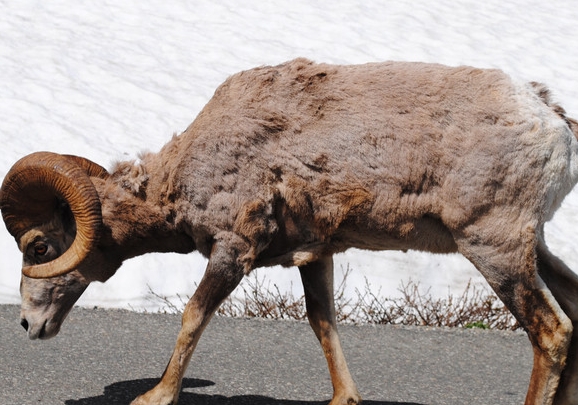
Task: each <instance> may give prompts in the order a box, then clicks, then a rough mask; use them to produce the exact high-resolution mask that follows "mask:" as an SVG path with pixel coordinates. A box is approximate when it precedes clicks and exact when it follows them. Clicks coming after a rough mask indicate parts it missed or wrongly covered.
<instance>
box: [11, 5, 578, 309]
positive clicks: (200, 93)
mask: <svg viewBox="0 0 578 405" xmlns="http://www.w3.org/2000/svg"><path fill="white" fill-rule="evenodd" d="M576 21H578V8H577V7H576V4H575V2H574V1H572V0H565V1H564V0H560V1H558V0H549V1H544V0H542V1H536V0H529V1H524V0H513V1H509V2H504V1H503V0H484V1H479V0H463V1H452V0H438V1H430V0H412V1H398V2H393V1H387V2H386V1H377V0H373V1H363V2H362V1H351V0H333V1H331V2H321V1H319V2H312V1H310V0H292V1H283V0H268V1H259V0H246V1H238V0H196V1H194V2H191V1H187V0H165V1H163V2H154V1H151V0H124V1H122V2H119V1H112V0H103V1H99V2H88V1H72V0H68V1H67V0H51V1H33V0H19V1H10V0H0V33H1V35H0V145H1V146H0V152H1V153H0V178H3V177H4V176H5V174H6V173H7V171H8V170H9V168H10V167H11V165H12V164H13V163H14V162H15V161H16V160H17V159H19V158H20V157H22V156H24V155H26V154H28V153H31V152H33V151H38V150H49V151H54V152H59V153H71V154H77V155H82V156H85V157H87V158H89V159H92V160H94V161H96V162H99V163H101V164H102V165H104V166H107V167H110V166H111V164H112V163H113V162H115V161H117V160H120V159H134V158H136V157H137V154H138V153H139V152H140V151H142V150H151V151H156V150H158V149H160V147H161V146H162V145H163V144H164V143H165V142H166V141H168V140H169V139H170V137H171V135H172V134H173V133H175V132H181V131H182V130H184V129H185V128H186V127H187V125H188V124H189V123H190V122H191V121H192V120H193V119H194V117H195V116H196V114H197V113H198V112H199V111H200V109H201V108H202V107H203V105H204V104H205V103H206V102H207V101H208V100H209V98H210V97H211V95H212V93H213V91H214V89H215V88H216V87H217V86H218V85H219V84H220V83H221V82H222V81H223V80H224V79H225V78H226V77H227V76H229V75H231V74H233V73H235V72H238V71H240V70H243V69H248V68H251V67H254V66H259V65H265V64H277V63H280V62H283V61H285V60H288V59H292V58H294V57H297V56H304V57H308V58H310V59H313V60H315V61H319V62H329V63H364V62H372V61H383V60H417V61H426V62H439V63H444V64H449V65H460V64H468V65H475V66H478V67H497V68H501V69H503V70H505V71H506V72H508V73H509V74H511V75H512V76H513V77H515V78H517V79H521V80H538V81H542V82H545V83H547V84H548V85H549V87H550V88H551V89H552V90H553V91H554V93H555V96H556V99H557V100H558V101H560V102H561V103H562V105H563V106H564V107H565V108H566V109H567V110H568V112H569V113H570V115H571V116H575V117H576V116H578V83H577V82H576V67H577V66H578V52H576V50H577V49H578V36H577V35H576ZM577 207H578V194H577V192H573V193H572V194H571V195H570V197H569V198H568V199H567V200H566V201H565V202H564V204H563V206H562V208H561V209H560V211H559V212H558V214H557V215H556V217H555V218H554V220H553V221H552V222H551V223H550V224H549V225H548V227H547V239H548V241H549V245H550V246H551V248H552V250H553V251H554V252H555V253H556V254H558V255H559V256H561V257H562V258H563V259H564V260H565V261H566V263H568V264H569V265H570V266H571V267H572V268H574V269H578V258H577V257H576V255H575V254H574V249H575V246H576V243H575V242H574V241H575V239H576V238H575V234H576V229H577V228H578V210H577V209H576V208H577ZM2 228H3V226H2ZM0 252H1V254H2V256H1V257H2V260H1V264H0V266H1V268H0V303H18V302H19V296H18V285H19V277H20V272H19V270H20V257H21V256H20V252H19V251H18V249H17V248H16V244H15V243H14V240H13V239H12V238H11V237H10V235H9V234H8V232H6V231H5V230H4V229H0ZM336 261H337V263H336V268H337V269H338V270H339V269H340V268H345V267H346V266H347V265H348V264H349V266H350V267H351V268H352V269H353V270H354V271H353V273H352V275H351V276H350V279H349V293H352V292H353V289H354V288H355V287H360V288H362V287H363V285H364V277H367V278H368V280H369V281H370V283H371V284H372V285H373V286H375V288H376V290H377V288H378V287H379V286H382V287H383V289H382V292H384V293H389V295H395V294H396V289H397V287H398V286H399V283H400V281H401V280H408V279H409V278H411V279H413V280H420V281H421V284H422V286H424V288H427V287H428V286H430V287H431V288H432V292H433V293H434V294H437V295H444V294H446V293H447V289H448V286H449V287H451V289H452V291H455V292H461V289H463V287H464V286H465V283H467V281H468V280H469V279H470V278H471V279H473V280H474V281H475V282H482V281H481V278H480V276H479V275H478V274H477V273H476V271H475V270H474V269H473V267H472V266H471V265H470V264H469V262H467V261H466V260H464V259H463V258H461V257H459V256H455V255H454V256H449V257H448V256H433V255H429V254H423V253H415V252H410V253H407V254H405V253H400V252H385V253H373V252H359V251H349V252H347V253H345V254H343V255H339V256H338V257H337V260H336ZM204 264H205V261H204V259H202V258H201V257H200V256H199V255H198V254H191V255H186V256H181V255H176V254H168V255H160V254H151V255H146V256H144V257H141V258H136V259H133V260H130V261H128V262H126V263H125V265H123V267H122V268H121V269H120V270H119V271H118V272H117V274H116V275H115V276H114V277H113V278H112V279H111V280H109V281H108V282H106V283H105V284H96V285H92V286H91V287H90V288H89V290H88V291H87V292H86V293H85V295H84V296H83V297H82V298H81V300H80V301H79V304H80V305H84V306H93V305H98V306H103V307H123V308H127V307H129V308H135V309H149V310H154V309H155V305H158V304H155V303H151V302H150V301H149V300H147V295H148V294H147V290H148V287H147V285H150V286H151V288H153V290H154V291H155V292H157V293H159V294H162V295H167V296H170V297H173V296H174V295H175V294H177V293H178V294H180V295H190V294H192V293H193V292H194V286H195V283H196V282H198V281H199V280H200V277H201V275H202V272H203V268H204ZM297 273H298V272H297V271H296V270H295V269H277V268H276V269H271V270H259V275H260V277H261V275H264V274H267V275H268V278H269V279H271V280H272V281H273V282H275V283H276V284H278V285H279V286H280V287H281V288H290V286H291V284H293V288H294V292H295V293H296V294H299V293H300V290H299V284H300V282H299V280H298V274H297ZM338 275H339V271H338Z"/></svg>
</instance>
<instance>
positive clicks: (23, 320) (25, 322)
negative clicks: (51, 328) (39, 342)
mask: <svg viewBox="0 0 578 405" xmlns="http://www.w3.org/2000/svg"><path fill="white" fill-rule="evenodd" d="M20 325H22V327H23V328H24V329H26V331H28V321H27V320H26V318H22V320H21V321H20Z"/></svg>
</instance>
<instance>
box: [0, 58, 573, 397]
mask: <svg viewBox="0 0 578 405" xmlns="http://www.w3.org/2000/svg"><path fill="white" fill-rule="evenodd" d="M577 137H578V122H576V121H574V120H572V119H570V118H567V117H566V115H565V112H564V110H563V109H562V108H561V107H559V106H557V105H556V104H554V103H552V102H551V99H550V95H549V91H548V90H547V89H546V87H545V86H543V85H540V84H537V83H529V84H516V83H513V81H512V80H511V79H510V78H509V77H508V76H507V75H505V74H504V73H502V72H501V71H498V70H481V69H475V68H471V67H457V68H453V67H445V66H441V65H435V64H422V63H396V62H388V63H375V64H366V65H359V66H333V65H325V64H314V63H312V62H310V61H307V60H304V59H297V60H294V61H291V62H288V63H285V64H282V65H279V66H275V67H261V68H257V69H253V70H249V71H245V72H242V73H239V74H236V75H234V76H232V77H231V78H229V79H228V80H227V81H225V82H224V83H223V84H222V85H221V86H220V87H219V88H218V89H217V90H216V92H215V95H214V96H213V98H212V99H211V100H210V101H209V102H208V104H207V105H206V106H205V108H204V109H203V110H202V111H201V113H200V114H199V115H198V117H197V118H196V119H195V121H194V122H193V123H192V124H191V125H190V126H189V127H188V128H187V129H186V130H185V132H183V133H182V134H180V135H178V136H175V137H174V138H173V139H172V140H171V141H170V142H169V143H168V144H166V145H165V146H164V147H163V148H162V150H161V151H160V152H159V153H157V154H152V153H149V154H144V155H142V157H141V160H140V161H139V162H125V163H119V164H117V165H116V167H115V168H114V169H113V170H112V171H111V172H110V173H109V172H107V171H106V170H105V169H103V168H102V167H100V166H99V165H97V164H94V163H92V162H90V161H88V160H86V159H83V158H79V157H74V156H68V155H66V156H65V155H57V154H54V153H48V152H39V153H34V154H32V155H29V156H27V157H24V158H23V159H21V160H20V161H18V162H17V163H16V164H15V165H14V166H13V167H12V169H11V170H10V172H9V173H8V175H7V176H6V178H5V179H4V182H3V185H2V189H1V196H0V204H1V205H0V208H1V210H2V215H3V218H4V221H5V223H6V226H7V229H8V230H9V232H10V233H11V234H12V235H13V236H14V237H15V239H16V241H17V243H18V246H19V248H20V250H21V251H22V252H23V255H24V265H23V269H22V273H23V276H22V284H21V294H22V314H21V320H22V325H23V326H24V327H25V328H26V329H27V331H28V336H29V337H30V338H31V339H35V338H41V339H42V338H49V337H52V336H54V335H56V334H57V333H58V331H59V329H60V326H61V324H62V322H63V320H64V318H65V317H66V315H67V313H68V312H69V310H70V309H71V307H72V305H73V304H74V302H75V301H76V300H77V299H78V297H79V296H80V295H81V294H82V292H83V291H84V289H85V288H86V287H87V285H88V284H89V283H90V282H92V281H94V280H99V281H105V280H107V279H108V278H109V277H111V276H112V275H113V274H114V273H115V271H116V270H117V268H118V267H119V266H120V265H121V263H122V262H123V260H126V259H128V258H130V257H134V256H137V255H141V254H144V253H147V252H168V251H172V252H180V253H187V252H191V251H193V250H198V251H200V252H201V253H202V254H203V255H205V256H206V257H208V259H209V262H208V265H207V269H206V272H205V275H204V277H203V279H202V281H201V282H200V284H199V286H198V288H197V290H196V292H195V294H194V295H193V297H192V298H191V299H190V301H189V302H188V303H187V305H186V308H185V310H184V314H183V324H182V329H181V331H180V333H179V335H178V339H177V342H176V347H175V349H174V352H173V354H172V357H171V358H170V361H169V364H168V366H167V369H166V370H165V372H164V374H163V376H162V379H161V381H160V382H159V384H158V385H157V386H156V387H155V388H153V389H152V390H151V391H149V392H147V393H145V394H144V395H141V396H139V397H138V398H137V399H135V400H134V401H133V404H135V405H137V404H165V405H166V404H175V403H176V402H177V399H178V395H179V391H180V386H181V379H182V377H183V373H184V371H185V368H186V367H187V364H188V362H189V359H190V357H191V354H192V353H193V350H194V348H195V346H196V344H197V341H198V339H199V337H200V336H201V333H202V331H203V329H204V328H205V326H206V325H207V323H208V322H209V320H210V318H211V316H212V315H213V313H214V312H215V310H216V309H217V307H218V306H219V304H220V303H221V302H222V301H223V299H225V298H226V297H227V296H228V295H229V294H230V293H231V291H233V289H234V288H235V286H237V284H238V283H239V282H240V280H241V279H242V278H243V276H244V275H246V274H248V273H249V272H250V271H251V270H253V269H255V268H257V267H260V266H270V265H275V264H281V265H284V266H298V267H299V270H300V273H301V277H302V280H303V284H304V289H305V298H306V305H307V314H308V317H309V322H310V324H311V326H312V328H313V330H314V332H315V334H316V336H317V338H318V339H319V341H320V343H321V346H322V348H323V351H324V353H325V356H326V358H327V363H328V366H329V372H330V374H331V380H332V383H333V389H334V393H333V400H332V401H331V404H332V405H337V404H351V403H359V402H360V395H359V394H358V392H357V389H356V386H355V383H354V381H353V379H352V377H351V375H350V373H349V371H348V368H347V365H346V362H345V358H344V355H343V352H342V349H341V346H340V342H339V337H338V335H337V330H336V325H335V313H334V305H333V264H332V255H333V254H334V253H337V252H342V251H344V250H346V249H348V248H350V247H357V248H361V249H371V250H386V249H416V250H422V251H429V252H435V253H449V252H460V253H461V254H463V255H464V256H465V257H466V258H468V259H469V260H470V261H471V262H472V263H473V264H474V265H475V266H476V267H477V269H478V270H479V271H480V272H481V273H482V274H483V275H484V276H485V278H486V279H487V281H488V283H489V284H490V286H491V287H492V288H493V289H494V290H495V292H496V293H497V295H498V296H499V297H500V298H501V299H502V301H503V302H504V303H505V304H506V305H507V307H508V308H509V309H510V310H511V312H512V313H513V314H514V316H515V317H516V319H517V320H518V321H519V322H520V324H521V325H522V326H523V327H524V329H525V330H526V331H527V333H528V336H529V338H530V341H531V344H532V347H533V350H534V367H533V371H532V376H531V380H530V386H529V390H528V393H527V397H526V404H528V405H529V404H536V405H537V404H541V405H545V404H557V405H561V404H574V405H576V404H578V332H576V331H575V329H574V326H575V325H576V323H577V322H578V300H577V299H576V297H578V277H577V276H576V275H575V274H574V273H573V272H572V271H571V270H570V269H569V268H568V267H566V266H565V265H564V264H563V263H562V262H561V261H560V260H559V259H558V258H556V257H555V256H553V255H552V254H551V253H550V252H549V250H548V248H547V247H546V244H545V242H544V227H543V226H544V223H545V222H546V221H548V220H549V219H550V218H551V217H552V215H553V214H554V212H555V210H556V209H557V208H558V207H559V206H560V204H561V202H562V200H563V198H564V197H565V196H566V195H567V194H568V193H569V192H570V190H571V189H572V187H573V186H574V184H575V183H576V182H577V181H578V141H577Z"/></svg>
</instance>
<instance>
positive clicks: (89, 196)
mask: <svg viewBox="0 0 578 405" xmlns="http://www.w3.org/2000/svg"><path fill="white" fill-rule="evenodd" d="M95 175H97V176H99V177H106V176H108V173H107V172H106V170H105V169H103V168H102V167H101V166H99V165H97V164H95V163H92V162H90V161H89V160H86V159H84V158H77V157H70V156H65V155H59V154H56V153H51V152H36V153H32V154H30V155H28V156H25V157H23V158H22V159H20V160H19V161H18V162H16V163H15V164H14V166H12V168H11V169H10V171H9V172H8V174H7V175H6V177H5V178H4V182H3V183H2V188H1V189H0V209H1V210H2V217H3V219H4V222H5V224H6V228H7V229H8V232H10V234H12V236H14V238H15V239H16V241H17V242H19V241H20V238H21V237H22V235H24V233H25V232H27V231H28V230H30V229H31V228H32V227H34V226H38V225H41V224H43V223H45V222H47V221H50V220H51V219H52V218H53V216H54V213H55V211H56V210H57V209H58V205H59V204H60V201H65V202H66V203H67V204H68V205H69V207H70V210H71V211H72V214H73V215H74V220H75V221H76V236H75V239H74V241H73V242H72V245H71V246H70V247H69V248H68V250H67V251H66V252H64V253H63V254H62V255H61V256H59V257H58V258H56V259H55V260H53V261H51V262H48V263H43V264H38V265H33V266H25V267H24V268H22V273H23V274H24V275H25V276H28V277H32V278H49V277H56V276H60V275H63V274H66V273H68V272H70V271H72V270H74V269H75V268H77V267H78V266H79V264H80V263H82V261H83V260H84V259H85V258H86V256H87V255H88V253H89V252H90V251H91V250H93V249H94V248H95V247H96V244H97V243H98V240H99V236H100V230H101V226H102V213H101V206H100V199H99V197H98V193H97V192H96V189H95V187H94V185H93V183H92V182H91V180H90V177H89V176H95Z"/></svg>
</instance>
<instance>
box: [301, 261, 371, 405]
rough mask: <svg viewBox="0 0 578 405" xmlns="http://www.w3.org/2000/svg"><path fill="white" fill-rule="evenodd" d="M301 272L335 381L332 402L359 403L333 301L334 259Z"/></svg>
mask: <svg viewBox="0 0 578 405" xmlns="http://www.w3.org/2000/svg"><path fill="white" fill-rule="evenodd" d="M299 271H300V273H301V280H302V281H303V288H304V290H305V303H306V306H307V317H308V319H309V324H310V325H311V327H312V329H313V331H314V332H315V335H316V336H317V339H319V342H320V343H321V347H322V348H323V352H324V354H325V358H326V360H327V365H328V366H329V374H330V375H331V383H332V384H333V399H332V400H331V404H330V405H352V404H357V403H360V402H361V396H360V395H359V393H358V392H357V387H356V385H355V382H354V381H353V379H352V378H351V374H350V373H349V369H348V368H347V363H346V362H345V356H344V355H343V350H342V349H341V342H340V341H339V335H338V334H337V326H336V319H335V303H334V301H333V259H332V257H325V258H323V259H320V260H318V261H316V262H313V263H310V264H307V265H305V266H301V267H299Z"/></svg>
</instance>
